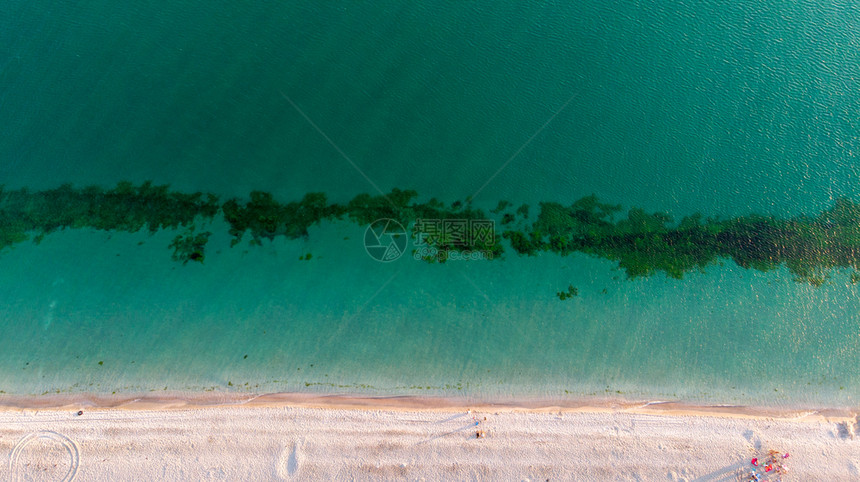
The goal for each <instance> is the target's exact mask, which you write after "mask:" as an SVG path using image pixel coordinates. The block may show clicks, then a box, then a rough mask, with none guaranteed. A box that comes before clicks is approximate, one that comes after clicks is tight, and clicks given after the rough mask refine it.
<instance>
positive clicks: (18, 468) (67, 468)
mask: <svg viewBox="0 0 860 482" xmlns="http://www.w3.org/2000/svg"><path fill="white" fill-rule="evenodd" d="M80 461H81V459H80V452H79V451H78V444H76V443H75V442H74V441H73V440H72V439H70V438H68V437H66V436H65V435H62V434H59V433H57V432H52V431H49V430H43V431H41V432H33V433H31V434H29V435H27V436H25V437H24V438H22V439H21V440H20V441H19V442H18V443H17V444H16V445H15V448H14V449H12V455H11V456H10V457H9V474H10V475H11V480H15V481H18V480H62V481H63V482H71V481H72V480H74V479H75V476H76V475H78V464H80Z"/></svg>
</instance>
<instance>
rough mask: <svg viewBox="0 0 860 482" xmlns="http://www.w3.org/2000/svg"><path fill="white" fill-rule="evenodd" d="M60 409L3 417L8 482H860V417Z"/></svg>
mask: <svg viewBox="0 0 860 482" xmlns="http://www.w3.org/2000/svg"><path fill="white" fill-rule="evenodd" d="M219 395H220V394H219ZM299 395H301V396H299ZM8 401H9V400H5V402H8ZM45 402H46V401H45ZM54 402H55V403H54V407H53V408H46V407H45V405H47V403H43V407H41V408H33V407H29V408H20V407H19V408H12V407H11V406H10V405H9V404H8V403H6V404H5V405H4V406H3V408H0V452H2V453H6V454H9V456H8V463H5V461H0V479H1V480H31V479H39V480H47V479H48V478H50V479H54V480H60V479H63V480H74V479H78V478H79V479H80V480H309V479H312V480H369V479H374V480H379V479H383V480H395V479H396V480H403V479H409V480H421V479H427V480H572V479H575V480H667V479H668V480H674V481H694V480H695V481H700V480H701V481H705V480H708V481H711V480H725V481H729V480H741V477H745V476H747V477H748V476H749V474H750V473H751V472H752V471H758V473H759V474H760V475H762V476H765V475H766V473H765V472H764V465H765V464H770V463H772V462H770V460H772V459H774V457H773V455H772V454H773V453H777V454H779V455H780V456H781V455H782V454H790V457H785V458H783V457H779V458H778V460H779V462H780V463H782V462H783V460H784V459H785V462H787V465H786V467H787V470H788V477H789V478H787V479H785V480H849V479H854V478H856V477H857V476H858V475H860V456H858V453H860V452H858V449H860V445H858V444H860V440H858V439H860V416H855V417H854V418H853V419H852V418H846V417H837V414H834V413H831V412H819V411H813V412H808V413H797V412H788V411H783V412H780V413H777V412H773V411H772V412H767V413H765V412H756V411H752V410H749V409H744V410H740V409H739V408H738V407H710V408H708V407H698V408H695V407H692V406H680V405H677V404H650V405H648V404H645V405H644V406H643V405H641V404H640V405H639V406H636V405H634V404H624V405H622V404H620V403H619V404H617V405H611V404H609V403H607V404H606V405H604V406H596V404H594V403H591V404H588V405H580V406H572V405H567V406H564V407H560V406H551V405H548V404H539V403H536V402H535V403H533V402H529V403H519V404H510V403H499V404H468V405H467V404H465V403H463V401H462V400H450V399H448V400H439V399H428V397H423V398H410V397H395V398H367V397H365V398H357V397H347V396H320V395H314V394H271V395H263V396H260V397H256V398H254V399H253V400H247V399H245V400H240V399H236V398H228V397H224V396H220V397H219V398H215V397H212V396H210V397H199V398H197V399H195V400H193V401H188V400H179V399H177V398H168V397H160V398H158V399H156V398H154V397H149V398H146V399H138V400H135V399H131V400H125V401H122V400H119V399H114V400H112V403H113V404H114V405H112V406H107V403H106V401H105V400H103V399H97V398H93V397H91V398H89V399H84V398H80V397H79V398H78V399H76V400H74V404H73V401H72V400H69V399H66V400H54ZM96 402H99V403H100V405H96ZM58 403H64V405H58ZM87 404H89V405H87ZM85 405H86V406H85ZM466 407H468V408H466ZM78 410H83V413H81V414H80V415H79V414H78ZM755 458H757V459H758V460H762V461H767V462H765V464H760V465H761V466H760V467H756V466H754V465H752V463H751V462H752V460H753V459H755ZM770 475H772V474H770ZM759 480H778V479H776V478H762V479H759Z"/></svg>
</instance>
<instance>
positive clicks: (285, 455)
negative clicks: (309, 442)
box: [276, 441, 302, 480]
mask: <svg viewBox="0 0 860 482" xmlns="http://www.w3.org/2000/svg"><path fill="white" fill-rule="evenodd" d="M301 446H302V442H301V441H298V442H293V443H292V444H290V445H287V446H286V447H284V449H283V450H282V451H281V455H280V457H278V465H277V467H276V469H277V472H278V477H279V478H280V479H281V480H289V479H291V478H293V477H295V476H296V474H297V473H298V471H299V468H301Z"/></svg>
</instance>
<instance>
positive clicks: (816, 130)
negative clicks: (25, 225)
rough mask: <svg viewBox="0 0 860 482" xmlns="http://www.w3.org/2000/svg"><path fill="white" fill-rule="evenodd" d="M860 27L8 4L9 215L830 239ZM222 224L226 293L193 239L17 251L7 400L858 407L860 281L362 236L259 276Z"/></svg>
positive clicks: (11, 252)
mask: <svg viewBox="0 0 860 482" xmlns="http://www.w3.org/2000/svg"><path fill="white" fill-rule="evenodd" d="M858 27H860V7H857V6H856V5H854V4H852V3H849V2H842V3H837V4H834V3H832V2H830V3H824V2H812V3H810V2H805V3H797V2H777V3H770V4H767V5H763V4H761V3H760V2H751V1H744V2H739V3H738V2H736V3H734V4H733V5H732V6H730V7H729V6H726V5H725V4H724V3H722V2H716V1H710V0H708V1H702V2H692V3H690V2H687V3H680V4H679V3H678V2H651V3H643V2H621V3H617V2H616V3H613V4H607V3H605V2H596V1H594V2H590V1H589V2H573V3H563V4H554V3H548V4H547V3H543V2H531V1H530V2H513V1H505V2H494V3H493V4H492V5H490V4H482V3H476V2H460V3H454V4H451V3H450V2H430V3H428V2H422V3H421V4H420V5H417V4H416V5H412V4H404V3H403V2H374V3H373V4H369V3H359V2H348V3H339V4H337V5H330V6H326V5H319V4H316V3H309V4H298V3H292V2H286V3H284V2H269V1H264V2H253V3H250V4H243V5H241V6H239V5H237V4H235V2H220V1H215V2H212V1H207V2H202V1H198V0H194V1H191V0H184V1H181V2H169V3H168V2H149V3H147V4H145V5H133V6H130V5H126V4H122V3H117V2H108V1H93V0H90V1H83V2H67V3H56V2H42V1H23V0H8V1H6V2H5V3H4V7H3V8H2V9H0V128H2V132H3V135H2V136H0V184H2V185H4V186H5V189H6V192H8V191H9V190H17V189H20V188H25V187H26V188H28V189H30V191H31V192H38V191H40V190H44V189H53V188H57V187H59V186H61V185H62V184H65V183H72V184H73V185H74V186H76V187H80V188H82V187H84V186H87V185H91V184H97V185H101V186H104V187H106V188H111V187H113V186H115V185H116V184H117V182H119V181H122V180H129V181H131V182H133V183H136V184H139V183H141V182H143V181H146V180H152V181H153V182H154V183H155V184H156V185H161V184H169V185H170V186H171V188H172V189H175V190H178V191H181V192H186V193H191V192H196V191H203V192H211V193H214V194H215V195H217V196H219V199H220V200H221V202H223V201H226V200H228V199H230V198H233V197H236V198H238V199H240V200H242V202H245V201H247V200H248V199H249V196H250V193H251V191H253V190H260V191H264V192H267V193H271V194H272V196H273V197H274V198H275V199H277V200H279V201H281V202H288V201H298V200H300V199H302V197H303V196H304V195H306V194H307V193H311V192H324V193H326V195H327V196H328V200H329V201H330V202H335V203H341V204H344V205H345V204H346V203H348V202H349V201H350V200H351V199H353V198H354V197H355V196H356V195H358V194H360V193H369V194H371V195H374V196H375V195H379V194H380V192H385V193H388V192H390V191H391V190H392V189H393V188H400V189H415V190H416V191H417V192H418V193H419V198H418V201H419V202H422V203H424V202H428V201H429V200H430V198H437V199H438V200H440V201H441V202H442V203H445V204H446V205H450V204H451V203H453V202H455V201H466V200H471V204H469V206H471V207H473V208H475V209H481V210H483V211H484V212H487V213H489V211H490V210H491V209H493V208H495V207H496V205H497V203H498V202H499V201H500V200H504V201H509V202H510V203H511V205H512V206H513V207H514V208H515V207H518V206H520V205H522V204H524V203H526V204H529V205H530V207H531V209H530V216H531V217H530V218H529V220H530V222H532V221H534V220H535V217H536V216H537V214H538V213H539V203H540V202H557V203H561V204H562V205H565V206H567V205H570V204H571V203H573V202H574V201H575V200H577V199H580V198H583V197H585V196H588V195H590V194H596V195H597V197H598V198H599V199H601V200H602V201H604V202H607V203H612V204H620V205H623V206H625V208H630V207H638V208H642V209H643V210H644V211H646V212H648V213H653V212H665V213H668V214H670V215H671V216H672V217H673V218H674V219H675V220H676V221H680V220H681V219H682V218H683V217H684V216H689V215H691V214H693V213H696V212H698V213H701V214H702V215H703V217H704V218H708V217H712V218H720V219H728V218H732V217H737V216H748V215H751V214H760V215H763V216H776V217H777V218H780V219H784V218H788V217H796V216H801V215H804V214H806V215H809V216H817V215H819V214H820V213H822V212H824V211H825V210H827V209H830V208H831V207H832V206H833V205H834V203H836V201H837V199H840V198H846V199H850V200H853V201H855V202H856V201H858V200H860V188H858V186H860V171H858V163H857V161H856V160H855V156H856V154H857V152H858V150H860V140H858V139H860V137H858V136H860V126H858V121H857V115H856V113H857V112H860V93H858V92H860V85H858V82H860V67H858V66H860V58H858V56H860V35H858V34H857V32H860V28H858ZM7 214H8V213H7ZM10 219H11V218H10V217H9V216H8V215H6V216H4V215H3V213H0V225H2V226H4V227H6V228H8V227H9V223H11V221H10ZM499 219H501V214H500V216H499ZM3 223H6V224H5V225H4V224H3ZM195 225H196V228H197V230H196V231H195V233H197V234H199V233H201V232H211V233H212V234H211V236H209V237H208V238H207V241H208V242H207V243H206V254H205V261H203V262H202V263H200V262H195V261H198V260H195V259H193V258H190V256H192V255H193V254H194V252H195V249H196V248H195V245H194V243H193V242H192V243H190V244H188V245H183V246H184V248H183V249H185V250H186V251H185V253H186V255H187V256H188V257H189V258H188V259H190V262H187V263H185V264H183V263H182V262H181V261H182V259H181V257H180V259H179V260H178V261H177V260H174V259H172V257H173V255H174V254H175V250H174V249H172V248H171V243H172V242H174V241H175V239H176V236H177V235H181V234H183V233H185V230H184V229H185V228H181V227H180V228H178V229H173V228H170V227H168V228H166V229H162V230H158V231H156V232H155V233H154V234H150V233H149V230H148V229H146V228H143V229H141V230H140V231H137V232H133V233H129V232H125V231H110V230H108V231H105V230H97V229H95V228H94V227H92V226H89V227H86V228H81V229H66V230H61V231H57V232H54V233H52V234H49V235H47V236H45V237H44V239H41V241H40V242H39V243H38V244H35V243H32V242H30V241H26V242H21V243H15V244H14V245H13V246H7V247H5V248H4V249H3V250H2V251H0V330H2V332H3V333H4V334H5V335H4V336H3V337H0V391H4V392H6V393H36V394H40V393H43V392H56V391H57V390H59V391H61V392H65V391H78V392H80V391H99V392H107V393H110V392H113V391H120V392H130V391H148V390H163V389H165V388H167V389H173V390H203V389H206V390H211V389H214V390H247V391H263V390H265V391H279V390H319V391H338V392H361V393H371V394H403V393H409V394H424V393H432V394H445V395H462V396H470V397H484V398H501V397H514V398H516V397H525V396H541V397H551V398H576V397H581V396H606V395H612V396H625V397H634V398H663V399H665V398H673V399H681V400H688V401H705V402H709V403H744V404H770V405H797V404H801V405H851V404H856V403H857V400H858V397H860V383H858V381H860V379H858V375H857V374H858V373H860V337H858V334H860V316H858V315H857V312H858V310H857V307H858V293H857V285H855V284H852V283H851V273H850V272H834V273H833V274H832V276H831V277H830V278H829V279H827V280H826V281H825V282H824V283H823V284H822V285H821V286H814V285H811V284H809V283H798V282H796V281H795V278H796V276H795V274H796V273H792V272H790V271H789V269H788V268H787V267H786V266H785V265H780V266H779V267H778V268H776V269H774V270H772V271H768V272H761V271H757V270H754V269H753V270H751V269H744V268H741V267H739V266H737V265H736V264H735V263H734V262H733V261H732V260H731V259H722V258H721V260H722V261H723V263H722V265H720V264H719V263H716V264H711V265H709V266H707V267H706V268H705V270H704V272H703V273H700V272H697V271H694V272H689V273H686V274H685V276H684V277H683V278H682V279H680V280H678V279H674V278H671V277H667V276H666V275H665V274H664V273H663V272H660V271H658V272H656V273H654V274H653V275H651V276H646V277H640V278H636V279H633V280H629V279H627V277H626V274H627V273H626V272H625V271H624V270H623V269H617V268H618V264H617V262H614V261H612V260H608V259H603V258H600V257H594V256H590V255H589V254H587V253H582V252H577V253H574V254H571V255H569V256H560V255H559V254H557V253H555V252H552V251H540V252H538V253H536V255H535V256H521V255H518V254H516V252H515V251H514V250H513V249H511V248H510V246H509V245H508V244H505V246H506V254H505V256H504V259H502V260H498V259H497V260H493V261H480V260H472V261H448V262H446V263H427V262H425V261H416V260H413V259H411V257H410V256H409V255H410V254H411V253H410V252H407V255H406V256H403V257H402V258H400V259H397V260H395V261H392V262H390V263H381V262H378V261H376V260H374V259H373V258H371V257H370V256H368V253H367V252H366V251H365V247H364V241H365V235H366V231H365V226H364V225H361V224H360V223H355V222H350V221H346V220H341V221H337V220H325V221H323V222H322V223H321V224H313V225H312V226H310V227H309V229H308V230H307V233H298V234H299V235H298V236H292V237H291V236H280V237H275V238H274V239H273V240H271V241H270V240H269V239H267V238H266V237H263V238H262V239H261V241H262V242H261V243H259V244H260V245H259V246H258V245H256V244H257V243H254V242H253V241H254V238H253V237H252V236H251V235H250V234H246V235H245V237H243V238H242V241H241V242H239V243H238V244H236V245H235V246H231V241H232V240H233V239H234V238H233V237H232V236H231V235H230V233H229V230H230V226H228V225H227V224H226V222H225V221H224V220H223V219H222V218H219V217H215V218H214V219H213V220H212V221H203V220H200V219H198V220H197V221H196V223H195ZM497 228H499V232H501V230H502V229H503V228H502V226H501V224H497ZM410 242H411V241H410ZM502 242H503V243H508V242H509V240H507V239H506V240H503V241H502ZM174 247H176V246H174ZM409 249H411V246H410V248H409ZM309 254H310V256H308V255H309ZM299 258H301V259H299ZM569 288H576V296H572V297H570V298H568V299H565V300H561V299H559V296H557V293H563V292H568V290H569ZM246 355H247V357H246ZM100 362H101V363H100Z"/></svg>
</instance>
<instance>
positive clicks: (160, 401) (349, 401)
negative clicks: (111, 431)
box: [0, 392, 860, 421]
mask: <svg viewBox="0 0 860 482" xmlns="http://www.w3.org/2000/svg"><path fill="white" fill-rule="evenodd" d="M228 407H259V408H283V407H298V408H310V409H331V410H384V411H410V412H416V411H417V412H423V411H428V412H462V411H467V410H478V411H485V412H486V411H493V412H519V413H556V412H558V413H628V414H639V415H664V416H695V417H719V418H743V419H779V420H795V421H800V420H806V421H847V420H854V417H855V416H856V415H857V414H858V413H860V406H854V407H767V406H756V405H724V404H714V405H707V404H694V403H686V402H682V401H661V400H629V399H622V398H579V399H570V400H558V399H540V398H531V399H529V398H521V399H498V400H487V399H471V398H465V397H463V398H458V397H441V396H411V395H410V396H367V395H356V394H326V393H303V392H279V393H263V394H240V393H228V392H214V393H213V392H206V393H199V392H166V393H162V394H159V395H153V394H151V393H142V394H131V395H105V394H93V393H81V394H63V395H44V396H27V395H8V394H4V395H0V413H2V412H27V411H33V410H35V411H40V410H51V411H61V410H73V411H77V410H83V409H90V410H123V411H126V410H128V411H158V410H191V409H204V408H228Z"/></svg>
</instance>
